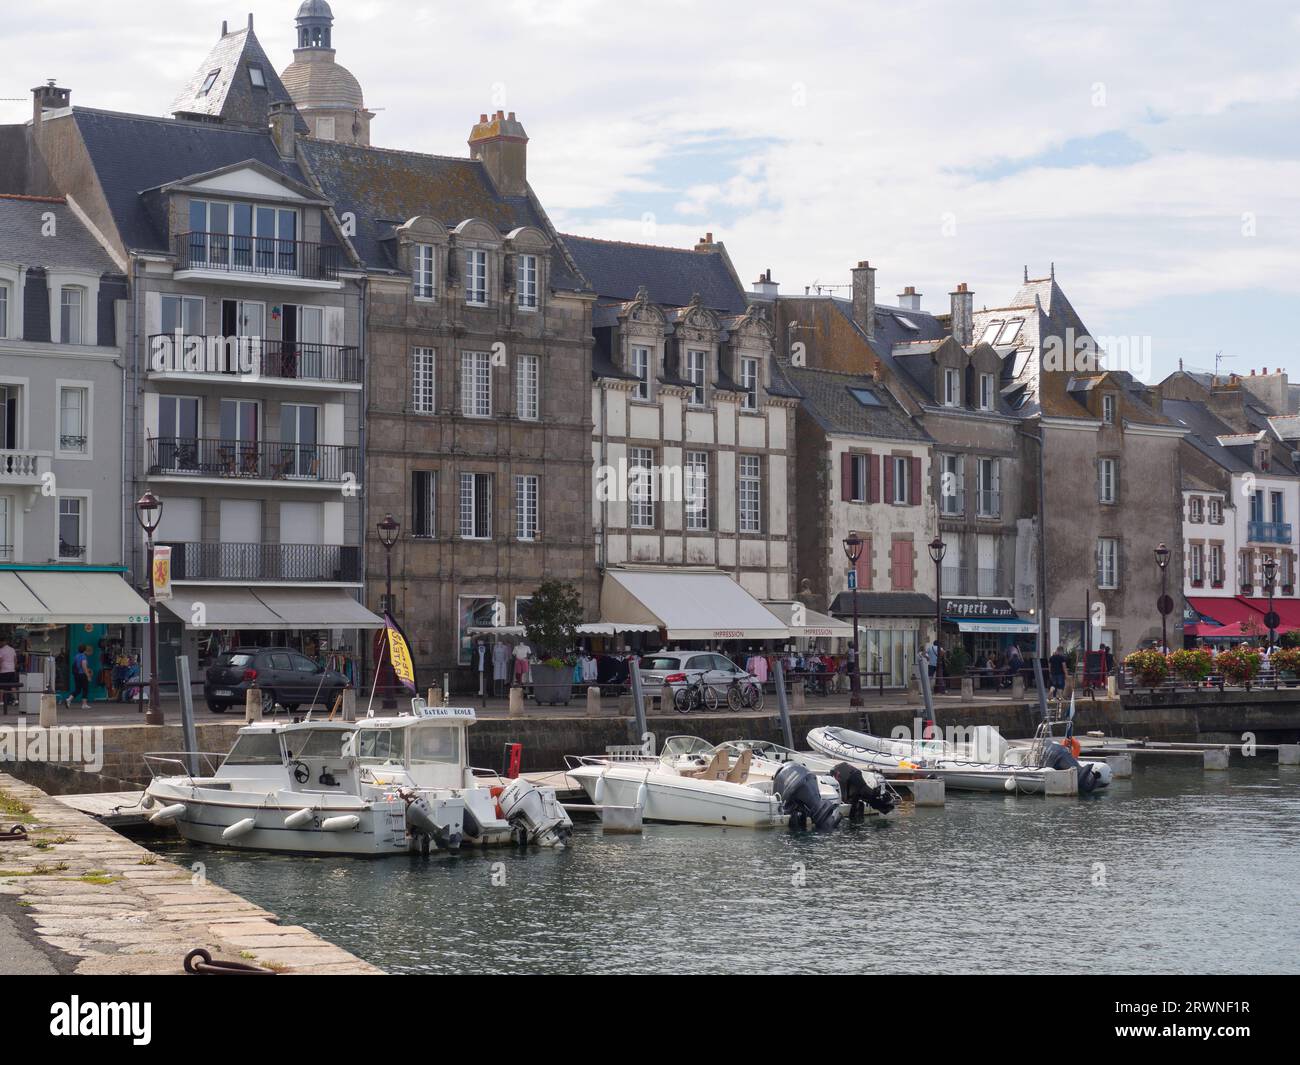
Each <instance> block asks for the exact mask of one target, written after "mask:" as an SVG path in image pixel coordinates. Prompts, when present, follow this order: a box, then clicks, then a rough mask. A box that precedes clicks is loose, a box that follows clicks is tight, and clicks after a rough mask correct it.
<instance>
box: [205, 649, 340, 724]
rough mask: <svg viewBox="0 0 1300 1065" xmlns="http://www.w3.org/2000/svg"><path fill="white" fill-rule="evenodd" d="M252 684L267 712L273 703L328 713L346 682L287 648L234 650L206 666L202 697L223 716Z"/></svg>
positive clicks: (243, 696)
mask: <svg viewBox="0 0 1300 1065" xmlns="http://www.w3.org/2000/svg"><path fill="white" fill-rule="evenodd" d="M254 684H255V685H256V686H257V687H258V688H260V689H261V690H262V702H263V705H264V706H265V707H266V709H267V710H268V711H269V710H270V709H271V707H272V706H274V705H275V704H276V703H279V704H280V705H281V706H283V707H284V708H285V709H286V710H290V711H293V710H297V709H298V707H300V706H312V705H314V704H320V705H321V706H323V707H325V709H327V710H329V709H332V708H333V706H334V701H335V700H336V699H337V698H338V695H339V692H341V691H342V690H343V689H344V688H346V687H347V684H348V679H347V678H346V677H345V676H343V674H342V673H336V672H335V671H334V670H332V669H325V668H323V667H322V666H318V665H317V664H316V663H315V662H313V661H312V660H311V659H310V658H308V657H307V656H306V655H303V654H299V653H298V652H297V651H293V650H290V649H289V648H288V647H237V648H235V649H234V650H233V651H226V652H224V653H222V654H221V656H220V657H218V659H217V660H216V661H215V662H214V663H213V664H212V665H210V666H209V667H208V672H207V676H206V677H205V678H204V683H203V697H204V698H205V699H206V700H207V701H208V709H209V710H211V711H212V712H213V713H214V714H221V713H225V711H226V710H228V709H229V708H230V707H231V706H234V705H236V704H238V705H239V706H243V705H244V700H245V693H246V692H247V691H248V689H249V688H250V687H251V686H253V685H254Z"/></svg>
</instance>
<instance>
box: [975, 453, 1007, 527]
mask: <svg viewBox="0 0 1300 1065" xmlns="http://www.w3.org/2000/svg"><path fill="white" fill-rule="evenodd" d="M975 480H976V482H977V483H976V485H975V489H976V490H975V498H976V511H975V512H976V515H977V516H978V517H981V518H997V517H1000V516H1001V514H1002V462H1001V460H1000V459H998V458H995V457H993V456H985V457H983V458H979V459H976V460H975ZM986 497H988V498H987V499H986ZM993 497H996V506H993V505H991V504H992V503H993Z"/></svg>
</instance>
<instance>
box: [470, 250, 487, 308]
mask: <svg viewBox="0 0 1300 1065" xmlns="http://www.w3.org/2000/svg"><path fill="white" fill-rule="evenodd" d="M489 296H490V292H489V291H488V253H487V252H486V251H484V250H483V249H482V248H466V249H465V302H466V303H467V304H469V305H470V306H471V307H486V306H487V305H488V298H489Z"/></svg>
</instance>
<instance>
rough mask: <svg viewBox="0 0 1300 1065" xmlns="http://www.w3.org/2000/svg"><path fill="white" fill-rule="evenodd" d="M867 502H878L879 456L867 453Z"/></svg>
mask: <svg viewBox="0 0 1300 1065" xmlns="http://www.w3.org/2000/svg"><path fill="white" fill-rule="evenodd" d="M867 502H868V503H879V502H880V456H879V455H873V454H872V453H871V452H870V451H868V452H867Z"/></svg>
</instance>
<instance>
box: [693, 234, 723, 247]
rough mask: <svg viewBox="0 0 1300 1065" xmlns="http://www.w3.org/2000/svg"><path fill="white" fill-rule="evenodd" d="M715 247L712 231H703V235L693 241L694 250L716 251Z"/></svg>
mask: <svg viewBox="0 0 1300 1065" xmlns="http://www.w3.org/2000/svg"><path fill="white" fill-rule="evenodd" d="M717 249H718V246H717V244H715V243H714V240H713V234H712V233H705V234H704V236H702V237H701V238H700V239H699V240H697V241H696V242H695V250H696V251H717Z"/></svg>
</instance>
